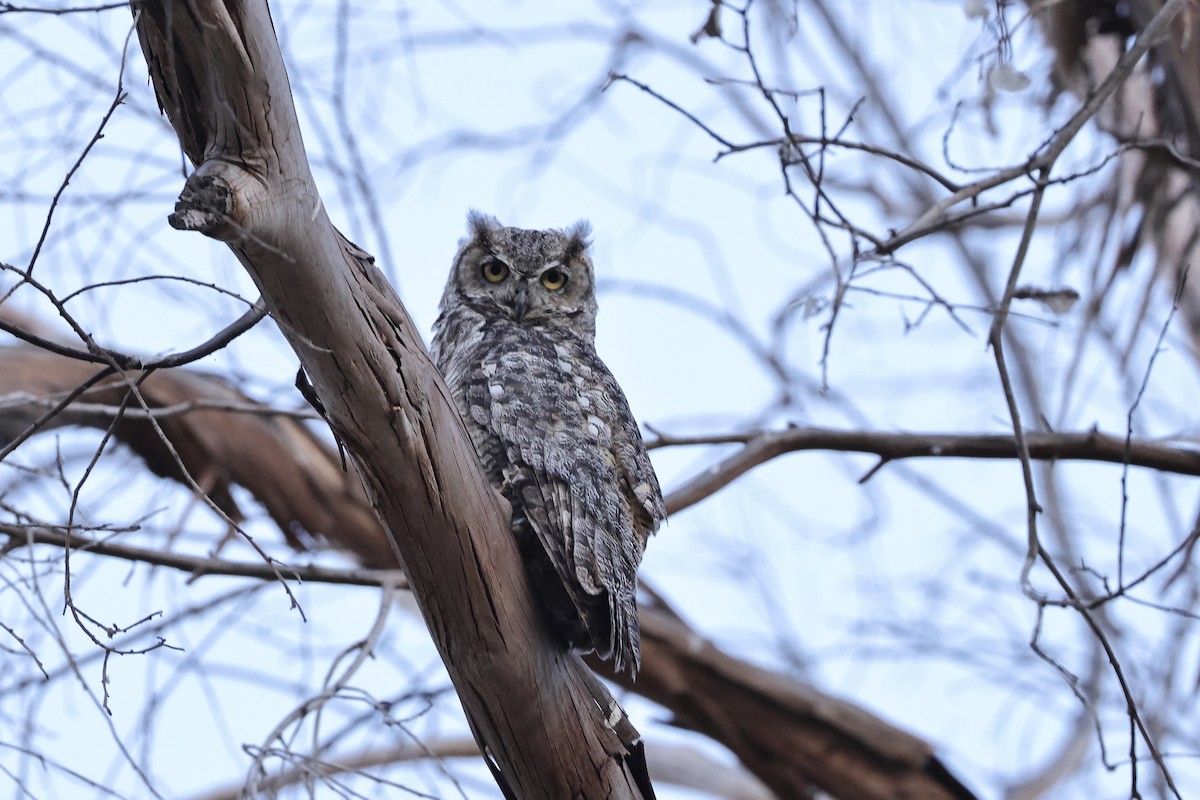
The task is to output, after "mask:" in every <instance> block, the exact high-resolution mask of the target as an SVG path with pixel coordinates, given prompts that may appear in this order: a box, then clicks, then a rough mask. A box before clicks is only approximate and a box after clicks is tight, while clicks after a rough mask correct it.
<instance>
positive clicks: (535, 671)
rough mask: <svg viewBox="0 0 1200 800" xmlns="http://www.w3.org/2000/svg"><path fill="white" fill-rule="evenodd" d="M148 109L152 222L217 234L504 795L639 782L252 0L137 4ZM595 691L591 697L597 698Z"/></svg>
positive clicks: (627, 743)
mask: <svg viewBox="0 0 1200 800" xmlns="http://www.w3.org/2000/svg"><path fill="white" fill-rule="evenodd" d="M134 13H135V15H136V17H137V30H138V36H139V39H140V41H141V45H142V49H143V51H144V53H145V55H146V60H147V62H148V64H149V68H150V75H151V78H152V80H153V84H154V88H155V91H156V93H157V95H158V100H159V104H160V106H161V107H162V108H163V110H164V111H165V112H166V113H167V115H168V117H169V118H170V120H171V123H172V125H173V126H174V127H175V130H176V132H177V133H178V135H179V140H180V142H181V143H182V145H183V148H184V151H185V152H186V154H187V155H188V157H189V158H190V159H191V160H192V161H193V163H195V164H196V171H195V172H194V173H193V174H192V175H191V177H189V178H188V181H187V184H186V186H185V187H184V190H183V192H182V194H181V195H180V199H179V202H178V203H177V204H176V212H175V214H173V215H172V216H171V220H170V221H171V224H172V225H173V226H174V227H176V228H180V229H184V230H197V231H200V232H202V233H204V234H206V235H208V236H211V237H214V238H217V239H220V240H222V241H224V242H226V243H227V244H228V245H229V247H230V249H232V250H233V252H234V254H235V255H236V256H237V258H238V260H239V261H240V262H241V263H242V265H243V266H244V267H245V268H246V271H247V272H248V273H249V274H250V276H251V277H252V278H253V280H254V282H255V284H256V285H257V286H258V288H259V291H260V292H261V293H262V298H263V302H264V304H265V306H266V308H267V310H268V312H269V313H270V315H271V317H272V318H273V319H274V320H275V321H276V322H277V323H278V324H279V327H280V329H281V330H282V331H283V333H284V335H285V336H286V337H287V339H288V341H289V342H290V343H291V345H292V347H293V349H294V350H295V351H296V355H297V356H298V357H299V359H300V363H301V364H302V365H303V368H304V371H305V372H306V373H307V375H308V376H309V379H310V380H311V383H312V386H313V388H314V389H315V392H316V395H317V397H318V398H319V399H320V402H321V404H322V405H323V407H324V413H325V415H326V417H327V419H328V421H329V424H330V426H331V428H332V429H333V431H334V432H335V434H336V435H337V436H338V438H339V439H340V440H341V442H342V443H343V444H344V446H345V448H346V451H347V452H348V453H349V455H350V459H351V461H352V463H353V464H354V466H355V467H356V469H357V471H358V474H359V476H360V477H361V478H362V481H363V484H364V485H365V487H366V489H367V494H368V496H369V497H370V499H371V503H372V505H373V506H374V509H375V511H376V513H377V514H378V515H379V517H380V519H381V520H382V521H383V522H384V525H385V526H386V528H387V530H388V531H389V532H390V535H391V540H392V546H393V548H394V551H395V555H396V559H397V561H398V562H399V563H400V564H401V566H402V567H403V569H404V571H405V572H406V573H407V575H408V577H409V580H410V582H411V587H412V590H413V594H414V596H415V597H416V600H417V604H418V605H419V607H420V609H421V613H422V614H423V615H424V617H425V620H426V622H427V623H428V626H429V630H430V632H431V634H432V636H433V639H434V642H435V643H436V645H437V647H438V650H439V652H440V653H441V656H442V658H443V660H444V661H445V663H446V668H447V670H448V671H449V674H450V678H451V680H452V681H453V683H454V686H455V688H456V690H457V692H458V696H459V698H460V700H461V701H462V705H463V708H464V710H465V711H466V714H467V718H468V721H469V722H470V724H471V727H472V730H473V732H474V734H475V736H476V738H477V740H478V741H479V744H480V748H481V749H482V750H483V751H484V753H485V754H486V755H487V756H488V757H489V763H490V765H491V766H492V767H493V771H494V773H495V774H496V777H497V781H498V782H499V783H500V785H501V787H502V789H504V791H505V793H506V794H507V795H509V796H512V797H519V798H548V800H561V798H640V797H648V796H651V795H652V792H651V790H650V789H649V785H648V782H646V781H645V779H644V774H645V773H644V769H640V768H639V763H640V747H639V746H637V745H636V744H635V742H634V741H633V737H632V736H630V735H628V734H626V735H625V736H624V737H622V736H619V735H618V733H617V732H616V731H615V730H614V728H613V726H612V725H611V724H610V723H609V722H608V719H609V717H610V709H609V708H604V709H602V708H601V705H600V704H599V703H598V702H597V700H596V699H594V694H595V691H594V690H595V684H596V682H595V679H594V678H593V677H592V676H591V675H590V673H589V672H588V671H587V670H586V668H585V667H583V665H582V662H580V660H579V659H578V658H577V657H575V656H572V655H569V654H567V653H565V652H563V651H562V650H561V649H559V648H558V647H556V646H555V645H554V644H552V643H551V642H549V641H548V640H547V639H546V637H545V635H544V633H543V631H542V629H541V627H540V625H539V624H538V622H537V619H536V617H535V614H534V609H533V607H532V605H531V600H530V598H529V596H528V590H527V589H526V584H525V581H524V580H514V579H513V578H514V576H519V575H521V574H523V573H522V566H521V562H520V560H519V559H518V555H517V551H516V547H515V544H514V542H513V539H512V536H511V535H510V534H509V528H508V509H507V508H506V507H505V506H504V504H503V501H502V500H501V498H500V497H499V495H498V494H496V493H495V492H493V491H492V489H491V487H490V486H489V485H488V484H487V483H486V481H485V479H484V477H483V475H482V473H481V470H480V468H479V465H478V461H477V458H476V456H475V453H474V451H473V449H472V447H471V444H470V443H469V440H468V439H467V437H466V434H465V431H464V429H463V426H462V423H461V422H460V421H459V419H458V417H457V414H456V413H455V411H454V410H453V409H452V407H451V405H450V402H449V399H448V397H447V392H446V388H445V386H444V384H443V383H442V380H441V377H440V376H439V375H438V373H437V370H436V369H435V368H434V367H433V365H432V364H431V363H430V361H429V358H428V356H427V354H426V352H425V348H424V346H423V345H422V342H421V337H420V336H419V335H418V334H417V332H416V330H415V328H414V326H413V324H412V322H411V320H410V319H409V317H408V315H407V313H406V312H405V310H404V308H403V307H402V305H401V304H400V302H399V300H398V299H397V298H396V296H395V293H394V292H393V291H392V290H391V288H390V287H389V286H388V285H387V283H386V281H385V280H384V279H383V277H382V275H381V274H380V273H379V271H378V270H376V269H375V267H374V266H373V263H372V259H371V258H370V256H368V255H367V254H366V253H364V252H362V251H361V250H359V249H358V248H357V247H355V246H354V245H353V244H351V243H350V242H349V241H347V240H346V239H345V238H343V237H342V236H341V235H340V234H339V233H338V232H337V231H336V230H335V229H334V227H333V225H332V224H331V222H330V221H329V218H328V217H327V216H326V214H325V210H324V206H323V205H322V203H321V198H320V196H319V194H318V192H317V189H316V186H315V184H314V182H313V177H312V174H311V172H310V169H309V165H308V162H307V159H306V156H305V152H304V145H303V142H302V140H301V136H300V129H299V125H298V122H297V118H296V112H295V107H294V105H293V103H292V97H291V89H290V86H289V83H288V79H287V75H286V73H285V70H284V66H283V60H282V56H281V54H280V51H279V45H278V42H277V40H276V38H275V34H274V27H273V24H272V21H271V18H270V14H269V11H268V9H267V5H266V2H265V0H230V1H229V2H215V1H214V0H194V1H191V2H184V1H183V0H180V1H178V2H170V1H169V0H162V2H149V3H139V4H137V5H136V6H135V12H134ZM600 702H601V703H602V702H604V701H603V700H602V699H601V700H600Z"/></svg>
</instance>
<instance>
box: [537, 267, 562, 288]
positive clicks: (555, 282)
mask: <svg viewBox="0 0 1200 800" xmlns="http://www.w3.org/2000/svg"><path fill="white" fill-rule="evenodd" d="M566 285H567V273H565V272H563V271H562V270H561V269H559V268H558V267H551V268H550V269H548V270H546V271H545V272H543V273H542V286H545V287H546V288H547V289H549V290H550V291H552V292H557V291H558V290H559V289H561V288H562V287H564V286H566Z"/></svg>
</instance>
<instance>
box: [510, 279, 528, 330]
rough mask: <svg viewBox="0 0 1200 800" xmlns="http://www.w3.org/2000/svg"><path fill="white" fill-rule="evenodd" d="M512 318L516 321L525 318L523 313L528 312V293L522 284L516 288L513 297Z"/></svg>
mask: <svg viewBox="0 0 1200 800" xmlns="http://www.w3.org/2000/svg"><path fill="white" fill-rule="evenodd" d="M512 308H513V318H514V319H516V321H517V322H520V321H521V320H523V319H525V315H526V314H528V313H529V295H528V293H527V291H526V289H525V286H524V285H522V286H520V287H518V288H517V296H516V297H514V298H513V305H512Z"/></svg>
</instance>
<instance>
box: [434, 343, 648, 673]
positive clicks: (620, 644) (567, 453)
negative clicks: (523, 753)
mask: <svg viewBox="0 0 1200 800" xmlns="http://www.w3.org/2000/svg"><path fill="white" fill-rule="evenodd" d="M454 322H455V321H454V320H439V325H442V326H443V327H444V326H445V325H449V324H453V323H454ZM459 332H460V333H462V334H464V335H463V336H462V337H461V338H459V339H458V343H457V345H456V348H455V349H456V352H455V354H454V356H453V358H448V357H447V356H446V354H445V353H442V352H440V348H437V347H435V355H436V356H438V366H439V367H441V368H442V371H443V374H444V375H445V377H446V381H447V384H448V385H449V387H450V390H451V392H452V394H453V396H454V398H455V400H456V402H457V403H458V405H459V411H460V413H461V414H462V415H463V417H464V421H465V422H466V424H467V427H468V429H469V430H470V432H471V436H472V439H473V441H474V444H475V448H476V450H477V452H478V453H479V456H480V460H481V461H482V463H483V466H484V469H485V470H486V472H487V473H488V476H489V479H490V480H491V481H492V483H493V484H494V485H495V486H497V487H498V488H500V489H501V490H502V491H503V492H504V494H505V495H506V496H507V497H508V499H509V501H510V502H511V503H512V505H513V530H514V533H515V534H516V536H517V540H518V544H519V545H520V546H521V550H522V555H523V557H524V559H525V562H526V569H527V570H528V572H529V578H530V583H531V586H532V588H533V590H534V593H535V596H536V597H537V599H538V600H539V603H540V605H541V606H542V607H543V610H544V611H545V612H546V614H547V616H548V618H549V620H550V621H551V623H552V624H553V625H554V627H555V628H556V629H558V630H559V631H560V632H561V633H562V634H563V635H564V636H565V637H566V639H567V641H568V643H569V644H570V645H571V646H572V647H574V648H576V649H580V650H584V651H588V650H592V649H595V650H596V652H597V653H598V654H599V655H600V656H601V657H602V658H612V659H613V661H614V664H615V666H616V668H617V669H624V668H626V667H628V668H629V669H630V670H631V671H634V672H636V670H637V668H638V665H639V660H640V659H639V652H638V647H639V628H638V622H637V606H636V591H637V568H638V565H639V564H640V563H641V559H642V553H643V551H644V549H645V546H646V540H647V538H648V537H649V535H650V534H651V533H653V532H654V531H655V530H657V528H658V526H659V524H660V523H661V522H662V520H663V519H664V518H665V517H666V511H665V508H664V506H663V501H662V493H661V491H660V489H659V485H658V479H657V477H656V476H655V474H654V468H653V467H652V465H651V463H650V459H649V457H648V456H647V455H646V450H645V446H644V444H643V442H642V437H641V433H640V432H639V431H638V428H637V423H636V422H635V421H634V418H633V415H632V414H631V413H630V410H629V405H628V402H627V401H626V399H625V395H624V393H623V392H622V391H621V389H620V387H619V386H618V385H617V382H616V380H615V379H614V378H613V376H612V374H611V373H610V372H609V371H608V368H607V367H605V365H604V364H603V362H601V361H600V359H599V357H598V356H597V355H596V352H595V349H594V348H593V346H592V344H591V343H590V342H588V341H586V340H584V339H582V338H580V337H578V336H576V335H574V334H571V333H569V332H563V331H561V330H556V331H554V332H553V335H552V336H551V335H548V333H547V332H546V331H543V330H541V329H539V328H537V327H526V326H519V325H515V324H513V323H511V322H509V321H507V320H499V321H497V320H493V321H491V322H490V323H489V324H488V325H486V327H485V326H480V327H478V328H476V329H475V330H474V331H468V330H466V329H463V328H460V330H459ZM435 343H436V340H435ZM443 362H446V363H443Z"/></svg>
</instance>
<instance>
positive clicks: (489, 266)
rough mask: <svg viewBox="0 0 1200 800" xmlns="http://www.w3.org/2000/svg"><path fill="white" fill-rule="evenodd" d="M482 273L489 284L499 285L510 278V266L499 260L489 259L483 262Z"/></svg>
mask: <svg viewBox="0 0 1200 800" xmlns="http://www.w3.org/2000/svg"><path fill="white" fill-rule="evenodd" d="M480 272H482V273H483V278H484V280H486V281H487V282H488V283H499V282H500V281H502V280H504V279H505V278H507V277H508V265H507V264H505V263H504V262H503V261H500V260H499V259H496V258H489V259H488V260H487V261H485V262H483V267H482V268H481V269H480Z"/></svg>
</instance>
